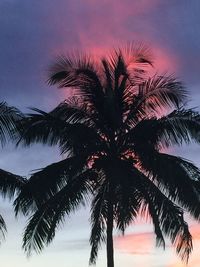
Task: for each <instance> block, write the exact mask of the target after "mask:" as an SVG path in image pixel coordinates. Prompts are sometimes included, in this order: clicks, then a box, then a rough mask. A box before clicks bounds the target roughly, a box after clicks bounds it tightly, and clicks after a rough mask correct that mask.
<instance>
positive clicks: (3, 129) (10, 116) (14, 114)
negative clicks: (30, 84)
mask: <svg viewBox="0 0 200 267" xmlns="http://www.w3.org/2000/svg"><path fill="white" fill-rule="evenodd" d="M22 117H23V115H22V113H21V112H20V111H19V110H18V109H17V108H15V107H10V106H8V105H7V103H5V102H1V103H0V143H1V145H4V144H5V142H6V141H7V140H8V139H14V138H15V134H16V133H17V131H18V127H19V126H20V125H19V121H20V120H21V118H22Z"/></svg>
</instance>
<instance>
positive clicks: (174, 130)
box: [127, 109, 200, 147]
mask: <svg viewBox="0 0 200 267" xmlns="http://www.w3.org/2000/svg"><path fill="white" fill-rule="evenodd" d="M127 136H129V140H130V141H132V142H136V143H145V142H148V143H151V144H152V145H153V146H155V147H158V146H160V145H161V146H162V147H168V146H171V145H182V143H183V142H185V143H187V144H188V143H190V142H192V141H195V142H197V143H199V142H200V115H199V113H197V112H195V111H193V110H191V109H189V110H183V109H181V110H175V111H173V112H172V113H170V114H169V115H167V116H163V117H161V118H159V119H157V118H152V119H149V120H142V121H141V122H140V123H138V124H137V125H136V127H134V128H133V129H132V130H131V131H129V132H128V134H127Z"/></svg>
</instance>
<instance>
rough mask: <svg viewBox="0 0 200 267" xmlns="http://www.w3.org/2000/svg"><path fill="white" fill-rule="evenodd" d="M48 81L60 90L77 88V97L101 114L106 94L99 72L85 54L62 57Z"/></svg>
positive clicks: (53, 67)
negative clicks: (56, 85)
mask: <svg viewBox="0 0 200 267" xmlns="http://www.w3.org/2000/svg"><path fill="white" fill-rule="evenodd" d="M48 81H49V84H50V85H53V84H58V86H59V87H60V88H75V89H76V96H78V97H82V98H83V99H84V101H85V102H87V103H88V104H90V108H91V109H92V110H93V111H95V110H96V111H100V112H101V110H102V105H103V102H104V92H103V87H102V84H101V81H100V79H99V71H98V69H97V68H96V67H95V64H94V62H93V60H92V59H91V58H90V57H88V56H86V55H83V54H82V55H81V54H78V55H68V56H62V57H60V58H59V59H58V60H57V62H56V63H55V64H54V65H53V66H52V67H51V68H50V74H49V80H48Z"/></svg>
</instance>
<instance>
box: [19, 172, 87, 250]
mask: <svg viewBox="0 0 200 267" xmlns="http://www.w3.org/2000/svg"><path fill="white" fill-rule="evenodd" d="M89 181H90V176H89V175H88V174H87V172H86V173H84V174H80V175H78V176H74V177H71V179H69V180H68V183H67V185H66V186H65V187H63V188H62V189H61V190H60V191H59V192H58V193H57V194H55V195H54V196H52V197H51V198H50V199H49V200H47V201H46V202H45V203H44V204H42V205H41V207H39V209H38V210H37V211H36V212H35V213H34V214H33V215H32V217H31V218H30V219H29V222H28V225H27V227H26V229H25V232H24V238H23V248H24V249H25V251H26V253H27V254H28V255H30V253H31V251H33V250H34V251H35V252H37V253H38V252H40V251H41V249H42V248H43V247H44V245H48V244H49V242H51V241H52V239H53V237H54V235H55V230H56V229H57V227H58V225H59V224H60V223H62V221H63V220H64V217H65V216H66V215H69V213H70V212H72V211H74V210H76V209H77V207H78V206H79V205H80V204H81V203H83V201H84V199H85V198H86V196H87V194H88V193H89V192H90V190H91V187H90V182H89Z"/></svg>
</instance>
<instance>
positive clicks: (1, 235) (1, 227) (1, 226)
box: [0, 215, 7, 241]
mask: <svg viewBox="0 0 200 267" xmlns="http://www.w3.org/2000/svg"><path fill="white" fill-rule="evenodd" d="M6 232H7V228H6V223H5V221H4V219H3V217H2V216H1V215H0V241H3V240H4V239H5V235H6Z"/></svg>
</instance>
